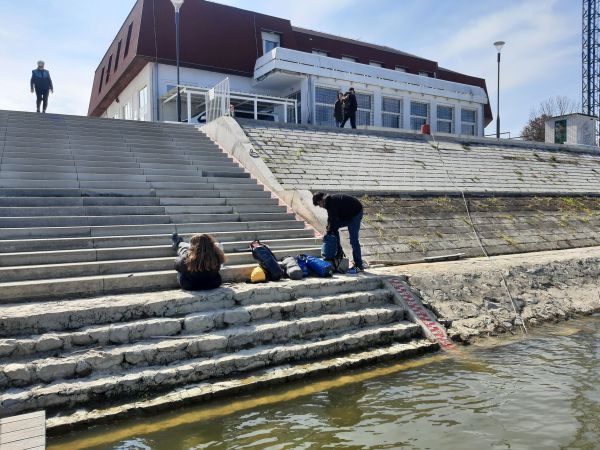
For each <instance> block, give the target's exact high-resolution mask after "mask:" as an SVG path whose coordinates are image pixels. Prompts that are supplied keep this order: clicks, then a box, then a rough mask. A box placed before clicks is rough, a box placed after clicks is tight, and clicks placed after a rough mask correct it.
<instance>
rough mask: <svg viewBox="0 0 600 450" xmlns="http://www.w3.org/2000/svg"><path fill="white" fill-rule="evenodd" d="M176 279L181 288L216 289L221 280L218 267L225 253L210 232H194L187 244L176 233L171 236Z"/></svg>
mask: <svg viewBox="0 0 600 450" xmlns="http://www.w3.org/2000/svg"><path fill="white" fill-rule="evenodd" d="M171 239H172V241H173V250H175V251H177V255H178V256H179V257H178V258H177V259H176V260H175V270H176V271H177V281H178V282H179V286H181V288H182V289H186V290H188V291H201V290H208V289H216V288H218V287H219V286H221V283H222V282H223V281H222V279H221V275H220V274H219V269H220V268H221V265H222V264H224V263H225V253H223V250H221V248H219V246H218V245H217V243H216V242H215V240H214V238H213V237H212V236H211V235H210V234H195V235H194V236H192V238H191V239H190V243H189V244H187V243H185V242H184V241H183V238H182V237H181V236H179V235H178V234H177V233H173V235H172V236H171Z"/></svg>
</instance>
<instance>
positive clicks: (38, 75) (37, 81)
mask: <svg viewBox="0 0 600 450" xmlns="http://www.w3.org/2000/svg"><path fill="white" fill-rule="evenodd" d="M37 65H38V67H37V69H35V70H32V71H31V81H30V82H29V84H30V85H31V92H32V93H33V91H35V94H36V96H37V98H36V101H35V105H36V109H37V112H40V104H42V102H43V109H42V112H46V108H47V107H48V93H49V92H52V93H54V86H52V78H50V72H48V71H47V70H45V69H44V61H38V63H37Z"/></svg>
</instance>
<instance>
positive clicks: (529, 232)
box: [208, 118, 600, 262]
mask: <svg viewBox="0 0 600 450" xmlns="http://www.w3.org/2000/svg"><path fill="white" fill-rule="evenodd" d="M221 120H223V121H225V120H228V121H229V122H228V123H227V127H223V126H221V125H212V124H211V126H212V127H214V128H215V129H217V128H219V129H220V130H219V133H211V132H208V134H209V135H210V136H211V137H212V138H213V139H216V140H217V141H218V142H219V143H220V144H221V145H222V146H223V147H224V148H225V149H226V150H227V151H229V152H231V151H232V149H234V151H235V152H236V154H237V155H238V156H237V157H238V158H246V159H247V160H251V161H250V164H249V165H247V163H246V161H243V164H244V165H245V166H246V167H247V169H248V170H249V171H250V172H251V173H253V174H254V175H255V176H257V177H258V178H259V179H261V181H262V182H263V183H265V184H267V185H271V186H272V185H276V186H277V190H278V191H280V192H283V193H284V194H283V195H282V197H284V198H286V199H292V200H294V196H296V198H298V197H300V198H303V199H305V200H304V202H303V204H301V205H299V206H298V203H297V202H296V203H292V202H291V201H288V200H286V201H287V202H288V204H290V205H291V206H292V208H293V209H294V211H295V212H297V213H298V214H300V215H301V216H303V217H304V218H305V219H306V220H307V221H308V222H309V223H311V224H312V225H313V226H315V228H317V229H319V230H323V228H324V220H323V219H324V217H323V215H322V213H321V211H320V210H319V209H317V210H316V211H315V209H314V208H312V205H310V202H307V201H306V199H310V193H311V192H314V191H317V190H324V191H328V192H340V191H342V192H348V193H351V194H353V195H357V196H360V197H361V199H362V200H363V203H364V205H365V210H366V215H365V218H364V221H363V230H362V238H361V242H362V243H363V246H364V253H365V255H366V259H367V260H370V261H374V260H375V261H377V260H382V261H399V262H408V261H415V260H420V259H422V258H424V257H428V256H440V255H447V254H450V253H464V254H465V255H466V256H479V255H482V254H483V251H482V249H481V248H480V245H479V242H478V239H477V237H476V236H475V234H474V231H473V226H474V227H475V229H476V230H477V232H478V233H479V235H480V238H481V239H482V242H483V244H484V246H485V248H486V251H487V252H488V253H489V254H492V255H493V254H505V253H519V252H530V251H543V250H549V249H564V248H575V247H584V246H590V245H596V244H597V238H596V236H597V234H598V231H600V223H599V221H598V217H599V215H598V214H599V204H598V201H597V200H596V197H598V196H599V195H600V189H598V187H597V186H599V185H600V184H599V182H600V155H599V154H598V152H597V151H596V150H594V149H591V148H584V147H581V146H559V145H554V144H539V143H528V142H515V141H509V140H500V141H497V140H495V139H484V138H475V137H467V136H465V137H459V138H451V137H436V138H435V139H433V138H431V137H427V136H422V135H418V134H414V133H412V134H411V133H406V132H398V131H381V130H379V131H376V130H340V129H332V128H325V127H315V126H310V125H281V124H272V123H266V122H252V121H239V124H237V123H236V122H235V121H233V120H232V119H229V118H228V119H221ZM240 128H241V131H240ZM232 130H235V133H233V132H232ZM233 142H237V144H235V145H233ZM223 143H225V145H224V144H223ZM240 143H243V145H242V144H240ZM250 154H254V155H255V156H260V158H251V157H250V156H249V155H250ZM461 192H464V193H465V196H466V200H467V204H468V208H469V212H470V213H471V217H469V214H468V212H467V208H466V206H465V202H464V201H463V199H462V197H461Z"/></svg>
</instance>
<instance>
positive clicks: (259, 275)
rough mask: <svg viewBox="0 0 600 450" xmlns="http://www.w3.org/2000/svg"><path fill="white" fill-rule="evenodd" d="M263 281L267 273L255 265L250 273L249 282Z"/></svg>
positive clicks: (265, 279)
mask: <svg viewBox="0 0 600 450" xmlns="http://www.w3.org/2000/svg"><path fill="white" fill-rule="evenodd" d="M265 281H267V274H266V273H265V271H264V270H263V268H262V267H260V266H259V267H255V268H254V270H253V271H252V274H251V275H250V282H251V283H264V282H265Z"/></svg>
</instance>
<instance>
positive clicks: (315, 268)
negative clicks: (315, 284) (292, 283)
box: [300, 255, 333, 277]
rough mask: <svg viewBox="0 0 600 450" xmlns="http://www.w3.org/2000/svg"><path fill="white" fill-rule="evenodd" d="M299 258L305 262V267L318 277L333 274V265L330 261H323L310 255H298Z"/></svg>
mask: <svg viewBox="0 0 600 450" xmlns="http://www.w3.org/2000/svg"><path fill="white" fill-rule="evenodd" d="M300 258H301V259H303V260H304V261H305V262H306V267H308V270H309V272H310V273H312V274H313V275H316V276H318V277H330V276H332V275H333V265H332V264H331V263H330V262H327V261H323V260H322V259H320V258H316V257H314V256H310V255H300Z"/></svg>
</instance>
